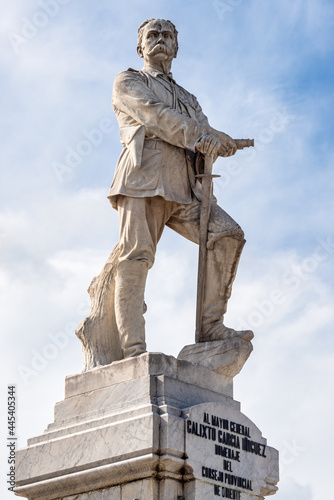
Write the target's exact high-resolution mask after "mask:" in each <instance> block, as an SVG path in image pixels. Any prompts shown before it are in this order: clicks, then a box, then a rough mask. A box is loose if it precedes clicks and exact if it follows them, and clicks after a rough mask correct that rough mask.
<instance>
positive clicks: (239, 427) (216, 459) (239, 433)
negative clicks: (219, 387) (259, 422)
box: [184, 403, 279, 500]
mask: <svg viewBox="0 0 334 500" xmlns="http://www.w3.org/2000/svg"><path fill="white" fill-rule="evenodd" d="M184 415H185V416H186V419H187V422H186V445H185V451H186V454H187V456H188V459H187V464H188V466H190V467H191V468H192V470H193V474H194V476H195V478H196V482H200V483H203V484H202V485H201V486H200V491H201V495H202V496H203V498H213V497H214V488H215V487H217V488H218V489H219V491H220V493H222V490H223V488H227V489H229V490H231V491H232V492H233V493H232V496H227V495H226V497H227V498H239V496H238V494H240V492H242V493H244V494H245V495H249V497H251V498H254V496H255V497H257V498H259V497H263V496H265V495H272V494H274V493H275V492H276V491H277V487H276V484H277V482H278V479H279V477H278V452H277V450H275V449H273V448H271V447H269V446H268V445H267V440H266V439H264V438H263V437H262V434H261V432H260V430H259V429H258V428H257V427H256V426H255V425H254V423H253V422H252V421H251V420H250V419H249V418H247V417H246V416H245V415H243V414H242V413H241V412H240V410H238V409H235V408H231V407H227V406H226V405H222V404H220V403H205V404H200V405H198V406H194V407H192V408H190V409H189V410H188V411H185V412H184ZM235 492H237V493H238V494H236V493H235ZM229 493H230V492H229ZM210 495H211V496H210ZM233 495H235V496H233ZM218 496H223V495H222V494H220V495H218ZM194 498H196V500H197V498H198V499H199V498H202V497H201V496H196V495H195V497H194ZM246 498H247V497H246Z"/></svg>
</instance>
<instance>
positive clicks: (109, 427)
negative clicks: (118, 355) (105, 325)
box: [15, 353, 278, 500]
mask: <svg viewBox="0 0 334 500" xmlns="http://www.w3.org/2000/svg"><path fill="white" fill-rule="evenodd" d="M232 391H233V379H232V378H230V377H228V376H225V375H223V374H221V373H216V372H214V371H211V370H210V369H209V368H206V367H203V366H200V365H197V364H195V363H191V362H189V361H184V360H177V359H175V358H173V357H172V356H165V355H163V354H160V353H146V354H143V355H141V356H139V357H137V358H132V359H126V360H123V361H118V362H115V363H113V364H111V365H107V366H104V367H102V368H96V369H94V370H91V371H89V372H86V373H83V374H79V375H74V376H70V377H67V378H66V384H65V399H64V400H63V401H61V402H60V403H57V404H56V406H55V419H54V423H52V424H50V425H49V426H48V428H47V430H46V431H45V433H44V434H43V435H41V436H38V437H35V438H32V439H30V440H29V441H28V446H27V448H24V449H21V450H19V451H18V452H17V456H16V478H17V487H16V491H15V492H16V494H17V495H20V496H23V497H27V498H29V499H40V500H51V499H57V500H136V499H137V500H205V499H214V498H217V497H219V496H220V497H221V498H222V497H223V498H233V499H241V500H246V499H250V498H252V499H253V500H254V499H256V498H263V497H264V496H265V495H270V494H273V493H275V491H276V489H277V488H276V486H275V485H276V483H277V481H278V453H277V451H276V450H274V449H273V448H270V447H268V446H267V444H266V440H265V439H264V438H263V437H262V435H261V433H260V431H259V429H257V427H256V426H255V425H254V424H253V423H252V422H251V421H250V420H249V419H248V418H247V417H245V416H244V415H243V414H242V413H241V412H240V405H239V403H238V402H236V401H234V400H233V394H232Z"/></svg>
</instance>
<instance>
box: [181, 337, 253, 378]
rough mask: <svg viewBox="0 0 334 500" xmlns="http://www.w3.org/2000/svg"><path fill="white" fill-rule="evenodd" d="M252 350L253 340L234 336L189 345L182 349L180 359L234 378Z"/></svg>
mask: <svg viewBox="0 0 334 500" xmlns="http://www.w3.org/2000/svg"><path fill="white" fill-rule="evenodd" d="M252 350H253V345H252V343H251V342H249V341H248V340H244V339H242V338H240V337H234V338H233V339H226V340H216V341H212V342H199V343H197V344H192V345H187V346H185V347H184V348H183V349H182V350H181V352H180V354H179V355H178V359H184V360H186V361H190V362H192V363H196V364H198V365H201V366H205V367H206V368H210V369H211V370H213V371H215V372H217V373H221V374H222V375H226V376H227V377H232V378H233V377H235V376H236V375H237V374H238V373H239V372H240V370H241V369H242V367H243V366H244V364H245V363H246V361H247V359H248V358H249V355H250V353H251V352H252Z"/></svg>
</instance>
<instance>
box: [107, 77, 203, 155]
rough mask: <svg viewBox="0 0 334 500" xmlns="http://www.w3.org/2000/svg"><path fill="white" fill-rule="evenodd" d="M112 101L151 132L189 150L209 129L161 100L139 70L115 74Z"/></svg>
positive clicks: (194, 149)
mask: <svg viewBox="0 0 334 500" xmlns="http://www.w3.org/2000/svg"><path fill="white" fill-rule="evenodd" d="M112 103H113V106H114V108H115V110H118V111H120V112H123V113H125V114H127V115H128V116H131V117H132V118H133V119H134V120H135V122H136V123H137V124H141V125H144V126H145V128H146V130H147V131H148V132H149V133H150V134H153V135H155V136H157V137H159V139H161V140H163V141H165V142H168V143H170V144H173V145H174V146H178V147H181V148H185V149H189V150H191V151H196V143H198V141H199V140H200V138H201V137H202V136H204V135H207V134H208V133H210V130H211V127H210V126H209V124H208V123H207V122H205V123H201V122H199V121H198V120H196V119H194V118H190V117H188V116H185V115H183V114H181V113H179V112H178V111H177V110H176V109H173V108H171V107H170V106H168V105H167V104H166V103H164V102H162V101H160V100H159V99H158V98H157V96H156V95H155V94H154V92H152V91H151V90H150V88H149V87H148V85H147V83H146V79H145V77H144V75H142V74H141V73H138V72H134V71H124V72H122V73H120V74H119V75H117V76H116V78H115V82H114V87H113V97H112Z"/></svg>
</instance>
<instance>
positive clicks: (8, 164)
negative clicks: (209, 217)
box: [0, 0, 334, 500]
mask: <svg viewBox="0 0 334 500" xmlns="http://www.w3.org/2000/svg"><path fill="white" fill-rule="evenodd" d="M40 8H41V7H40V3H39V2H37V1H36V2H31V3H29V5H28V4H27V2H24V1H23V0H21V1H17V2H12V3H11V4H10V5H8V6H6V9H5V10H4V12H3V15H2V19H1V27H2V32H3V34H4V35H5V37H4V39H3V41H4V43H3V44H2V45H1V48H0V57H1V60H2V66H3V68H4V72H3V74H2V75H1V80H2V84H3V85H2V89H3V90H2V97H3V103H4V112H3V114H2V117H1V119H2V120H3V122H2V124H3V127H2V130H3V132H2V134H3V146H2V153H3V169H2V172H1V182H0V185H1V190H2V192H1V194H2V196H1V198H2V203H3V204H4V207H3V208H1V209H0V248H1V253H2V262H3V266H2V268H1V273H0V283H1V288H2V297H1V301H2V306H3V307H2V318H1V321H2V345H3V349H4V353H5V356H4V360H3V362H2V369H3V375H2V378H3V380H4V381H8V382H13V381H16V383H17V384H18V391H19V396H18V397H19V405H20V410H19V427H18V429H19V430H18V432H19V437H20V439H21V442H20V446H23V445H24V444H25V443H24V440H25V439H26V438H27V437H31V436H32V435H35V434H39V433H41V432H42V430H43V428H45V427H46V426H47V424H48V423H50V422H51V421H52V409H53V405H54V403H55V401H56V400H60V399H62V398H63V385H64V377H65V375H68V374H70V373H73V372H79V371H80V369H81V362H82V356H81V347H80V342H79V341H78V340H77V339H76V338H75V337H74V329H75V327H76V326H77V325H78V324H79V323H80V321H81V320H82V319H83V317H84V315H85V314H86V312H85V311H86V310H87V305H88V302H87V301H88V294H87V292H86V289H87V287H88V285H89V283H90V281H91V279H92V278H93V276H95V275H96V274H98V273H99V271H100V269H101V267H102V265H103V263H104V261H105V259H106V258H107V257H108V254H109V252H110V251H111V249H112V247H113V246H114V244H115V243H116V242H117V239H118V227H117V214H116V212H115V211H114V210H112V209H111V206H110V205H109V203H108V201H107V200H106V195H107V191H108V187H109V184H110V182H111V179H112V172H113V169H114V166H115V163H116V160H117V156H118V154H119V152H120V150H121V146H120V144H119V139H118V133H117V131H116V130H115V131H114V132H113V133H112V134H109V135H107V134H105V135H104V136H103V137H104V138H103V141H102V143H101V144H100V145H99V146H98V147H94V148H92V152H91V153H90V154H89V155H88V156H87V157H84V158H82V159H81V161H80V164H78V166H77V168H73V169H72V171H71V172H70V173H69V174H68V175H67V174H66V175H64V178H63V182H59V180H58V178H57V176H56V175H55V171H54V169H53V167H52V165H53V164H54V162H60V163H66V154H67V152H68V148H71V150H73V149H74V150H77V148H78V144H79V142H80V141H82V140H83V139H84V138H85V136H84V130H89V131H90V130H92V129H96V128H98V127H99V124H100V122H101V120H102V119H103V118H105V117H110V116H111V113H112V111H111V108H110V96H111V86H112V80H113V77H114V74H115V73H116V72H118V71H120V70H122V69H124V68H126V67H128V66H131V67H135V68H139V67H140V66H141V64H142V61H141V60H139V59H138V57H137V55H136V52H135V47H136V38H137V34H136V29H137V27H138V25H139V24H140V23H141V22H142V21H143V20H144V19H145V18H149V17H153V16H163V17H169V18H171V19H172V20H173V21H174V22H175V23H176V25H177V28H178V29H179V32H180V53H179V56H178V59H177V60H176V61H175V66H174V68H173V72H174V76H175V78H176V79H177V81H179V82H180V83H181V84H182V85H184V86H185V87H186V88H187V89H189V90H190V91H192V92H194V93H195V94H196V95H197V96H198V97H199V101H200V103H201V104H202V106H203V108H204V110H205V112H206V113H207V114H208V116H209V118H210V121H211V123H212V124H213V125H214V126H216V127H219V128H222V129H224V130H225V131H226V132H227V133H231V134H232V135H233V136H239V137H240V136H241V135H243V136H246V137H247V136H252V137H255V139H256V145H257V148H256V149H255V151H254V150H253V151H252V153H251V152H250V151H246V152H244V153H241V152H240V153H238V155H237V156H236V157H234V158H232V159H231V160H225V159H224V160H219V161H218V162H217V164H216V171H217V173H221V174H222V178H221V179H220V180H218V181H216V192H217V195H218V198H219V201H220V203H221V205H222V206H223V208H225V209H226V210H227V211H228V212H229V213H230V214H231V215H232V216H233V217H234V218H235V219H236V220H237V221H238V222H239V223H240V224H241V226H242V227H243V228H244V230H245V233H246V238H247V240H248V243H247V245H246V247H245V250H244V253H243V256H242V259H241V263H240V269H239V272H238V275H237V279H236V282H235V285H234V290H233V295H232V299H231V301H230V304H229V310H228V314H227V316H226V323H227V324H228V325H229V326H237V325H238V322H239V321H240V318H242V319H243V321H246V322H247V321H248V322H249V321H253V323H254V321H255V323H256V324H255V325H254V330H255V334H256V337H255V340H254V347H255V348H254V351H253V353H252V355H251V357H250V359H249V360H248V362H247V364H246V365H245V367H244V369H243V371H242V372H241V374H240V375H238V377H237V378H236V380H235V394H236V398H237V399H240V400H241V402H242V408H243V411H244V412H245V413H246V414H247V415H248V416H249V417H250V418H252V419H253V420H254V422H255V423H256V424H257V425H258V426H259V427H260V428H261V430H263V433H264V435H265V437H267V438H268V441H269V444H272V445H273V446H276V447H278V448H280V449H281V452H282V457H283V462H284V463H282V479H281V490H280V491H279V492H278V493H277V495H276V497H275V498H277V499H278V500H279V499H281V500H284V499H289V500H290V499H294V500H295V499H296V500H297V499H298V500H304V499H305V500H306V499H307V500H311V499H312V500H320V498H324V497H325V496H326V495H328V491H327V483H326V481H327V478H328V477H330V470H329V467H330V464H331V451H330V449H327V448H328V447H327V443H328V442H329V441H330V439H332V438H333V432H332V430H331V429H328V428H327V427H326V429H323V426H326V423H327V417H326V415H331V413H332V411H333V404H332V387H331V383H332V382H331V381H332V378H333V368H332V367H333V344H332V340H331V339H332V338H333V335H332V333H333V332H332V325H333V319H334V318H333V312H332V304H333V298H334V297H333V295H334V290H333V280H332V277H333V275H332V269H333V266H332V259H333V255H332V253H331V251H330V249H331V243H328V244H327V247H328V248H329V250H327V253H326V250H325V251H324V250H322V253H321V255H322V257H323V258H322V260H319V255H320V254H319V253H318V252H317V248H318V246H319V238H320V239H322V240H323V241H325V242H326V241H327V240H328V238H329V242H331V231H332V227H333V213H334V210H333V196H332V187H333V176H332V174H331V169H332V163H333V161H332V160H333V153H332V151H331V148H330V140H331V137H330V134H329V132H328V131H329V130H330V127H331V124H332V116H331V109H332V104H333V101H332V97H331V94H330V91H331V87H330V86H329V84H328V83H326V82H328V81H329V80H330V81H331V79H330V78H329V72H327V73H326V71H329V68H330V67H331V50H332V49H331V47H332V37H333V29H332V28H333V26H332V19H333V17H332V13H333V5H332V4H331V2H328V1H325V2H322V3H319V2H317V1H316V0H307V1H302V0H299V1H295V2H293V3H291V2H288V1H287V0H279V1H278V0H276V2H275V1H272V2H240V5H238V6H236V7H235V8H234V9H233V10H232V11H229V12H228V13H227V14H226V16H225V17H224V19H221V18H220V17H219V16H218V14H217V11H215V9H214V5H213V3H211V4H210V3H209V4H205V5H204V3H203V2H198V1H195V2H192V4H191V14H189V5H188V4H185V5H182V6H181V4H180V2H176V1H175V0H172V2H169V4H167V3H166V2H164V1H159V2H157V3H156V4H154V6H153V4H152V2H151V1H149V0H147V1H145V2H141V4H140V5H139V4H137V3H135V2H132V1H130V2H127V3H124V2H123V3H116V4H115V2H113V3H112V2H109V1H107V0H106V1H104V2H103V1H102V2H99V3H98V4H97V3H96V4H93V3H92V4H90V5H82V3H80V2H77V1H75V0H72V1H70V2H69V3H68V5H64V6H63V7H62V8H61V9H60V11H59V14H58V15H57V16H55V17H54V18H52V19H51V18H50V20H49V22H48V23H47V26H45V28H43V29H42V28H41V29H39V31H38V33H37V34H36V36H33V37H31V39H30V40H29V41H28V42H27V43H25V44H24V45H22V46H21V47H20V50H19V51H18V53H17V54H16V53H15V51H14V50H13V49H12V47H11V45H10V43H9V42H8V40H7V39H6V34H7V33H8V32H9V31H13V32H17V33H21V30H22V17H25V18H27V19H28V20H32V19H33V16H34V15H35V14H36V11H38V10H40ZM195 28H196V36H194V30H195ZM277 113H280V114H281V116H283V125H284V126H282V128H281V129H280V127H278V126H277V124H278V122H277V121H275V116H276V117H277ZM284 117H285V118H286V119H285V118H284ZM112 120H113V123H114V124H116V121H115V118H114V117H113V118H112ZM233 162H237V165H235V163H233ZM236 172H237V173H236ZM317 256H318V257H317ZM317 258H318V260H317ZM312 266H313V267H312ZM312 269H313V270H312ZM196 272H197V250H196V248H195V246H194V245H192V244H191V243H189V242H186V241H183V239H182V238H181V237H180V236H178V235H174V234H172V232H171V231H169V230H166V231H165V234H164V235H163V238H162V240H161V242H160V244H159V249H158V254H157V261H156V264H155V266H154V268H153V269H152V270H151V271H150V274H149V278H148V285H147V293H146V300H147V303H148V312H147V314H146V320H147V338H148V345H149V348H150V350H154V351H163V352H166V353H168V354H173V355H177V353H178V352H179V350H180V349H181V348H182V347H183V345H185V344H188V343H191V342H193V338H194V322H195V318H194V312H195V287H196ZM277 290H278V291H280V292H281V296H280V297H282V296H283V297H284V299H285V300H281V302H279V298H278V297H279V296H277V294H276V295H275V291H276V292H277ZM157 291H159V293H157ZM274 298H275V299H276V302H277V301H278V302H279V303H274V300H273V299H274ZM268 301H270V303H269V302H268ZM85 308H86V309H85ZM254 312H255V313H256V315H254ZM252 314H253V316H251V315H252ZM57 335H58V336H57ZM64 335H65V337H64ZM57 338H58V339H61V338H63V341H64V347H59V345H58V346H57ZM64 339H67V340H68V342H66V340H64ZM59 342H60V341H59ZM65 344H66V346H65ZM52 349H53V351H52ZM52 352H53V353H54V357H52ZM47 356H49V359H48V358H47ZM50 356H51V357H50ZM38 359H39V365H38ZM43 360H44V364H45V366H43ZM33 363H35V365H36V364H37V365H38V366H39V369H37V370H36V367H35V368H34V366H33ZM18 365H23V366H25V367H28V368H30V369H31V370H34V371H35V372H36V373H35V374H34V375H31V376H29V377H28V380H27V386H25V385H24V380H23V379H22V376H20V375H19V374H18ZM37 365H36V366H37ZM50 388H52V390H50ZM41 395H42V398H41ZM4 400H5V396H4V395H3V398H2V401H4ZM324 415H325V418H324ZM319 433H320V434H321V436H323V439H322V438H321V439H319ZM294 440H296V442H294ZM315 457H317V460H315ZM3 470H6V464H5V463H4V467H3ZM291 478H293V479H291Z"/></svg>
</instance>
